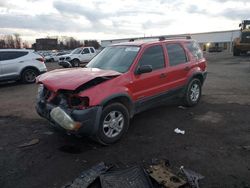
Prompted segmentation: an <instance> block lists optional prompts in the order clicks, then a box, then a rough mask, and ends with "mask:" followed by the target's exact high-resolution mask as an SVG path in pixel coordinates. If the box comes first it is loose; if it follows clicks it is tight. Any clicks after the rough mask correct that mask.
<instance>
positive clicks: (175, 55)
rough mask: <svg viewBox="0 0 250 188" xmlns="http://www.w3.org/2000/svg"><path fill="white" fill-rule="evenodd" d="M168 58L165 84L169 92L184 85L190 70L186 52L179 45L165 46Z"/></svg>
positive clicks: (170, 44)
mask: <svg viewBox="0 0 250 188" xmlns="http://www.w3.org/2000/svg"><path fill="white" fill-rule="evenodd" d="M165 47H166V50H167V57H168V68H167V78H168V79H167V82H168V88H169V90H174V89H178V88H180V87H182V86H184V85H185V84H186V81H187V76H188V73H189V70H190V68H191V67H190V66H191V65H190V61H189V57H188V54H187V52H186V51H185V49H184V47H183V46H182V44H180V43H168V44H165Z"/></svg>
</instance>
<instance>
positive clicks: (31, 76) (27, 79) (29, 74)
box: [21, 68, 38, 84]
mask: <svg viewBox="0 0 250 188" xmlns="http://www.w3.org/2000/svg"><path fill="white" fill-rule="evenodd" d="M37 75H38V72H37V70H35V69H31V68H29V69H26V70H24V71H23V73H22V75H21V80H22V82H23V83H28V84H29V83H34V82H35V81H36V77H37Z"/></svg>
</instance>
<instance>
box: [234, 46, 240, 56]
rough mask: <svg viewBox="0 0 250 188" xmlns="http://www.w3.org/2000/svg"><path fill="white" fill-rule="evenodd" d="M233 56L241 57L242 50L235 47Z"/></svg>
mask: <svg viewBox="0 0 250 188" xmlns="http://www.w3.org/2000/svg"><path fill="white" fill-rule="evenodd" d="M233 56H240V50H239V49H237V48H236V47H235V46H234V49H233Z"/></svg>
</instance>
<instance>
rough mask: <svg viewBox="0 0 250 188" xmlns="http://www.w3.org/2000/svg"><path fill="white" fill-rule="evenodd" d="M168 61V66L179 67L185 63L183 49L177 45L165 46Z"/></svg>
mask: <svg viewBox="0 0 250 188" xmlns="http://www.w3.org/2000/svg"><path fill="white" fill-rule="evenodd" d="M166 47H167V51H168V60H169V64H170V66H175V65H179V64H182V63H186V62H187V56H186V53H185V51H184V49H183V48H182V47H181V46H180V45H179V44H167V45H166Z"/></svg>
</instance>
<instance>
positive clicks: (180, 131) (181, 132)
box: [174, 128, 185, 134]
mask: <svg viewBox="0 0 250 188" xmlns="http://www.w3.org/2000/svg"><path fill="white" fill-rule="evenodd" d="M174 132H175V133H177V134H185V131H184V130H180V129H179V128H176V129H175V130H174Z"/></svg>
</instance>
